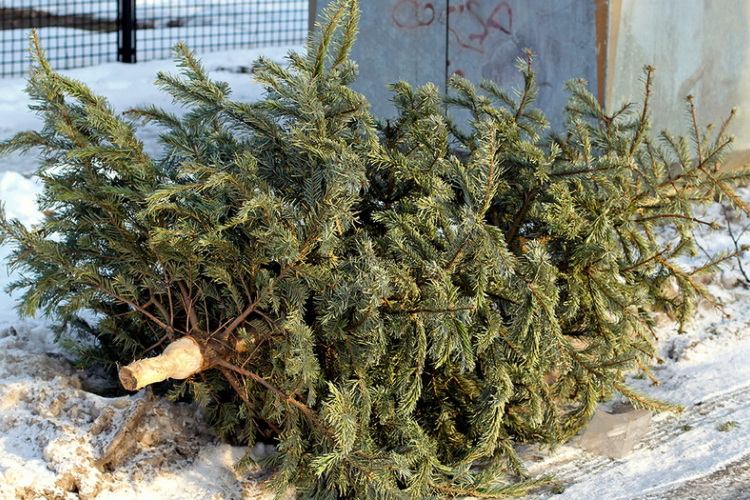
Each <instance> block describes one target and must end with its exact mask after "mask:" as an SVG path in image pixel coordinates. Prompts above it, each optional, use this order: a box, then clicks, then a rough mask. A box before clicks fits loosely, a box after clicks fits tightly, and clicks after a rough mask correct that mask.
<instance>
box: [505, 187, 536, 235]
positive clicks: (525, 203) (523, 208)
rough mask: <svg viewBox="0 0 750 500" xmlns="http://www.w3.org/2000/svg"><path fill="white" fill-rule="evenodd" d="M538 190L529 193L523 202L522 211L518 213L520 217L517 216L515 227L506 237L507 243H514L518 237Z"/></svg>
mask: <svg viewBox="0 0 750 500" xmlns="http://www.w3.org/2000/svg"><path fill="white" fill-rule="evenodd" d="M537 191H538V189H537V188H534V189H532V190H531V191H529V194H527V195H526V199H525V200H524V202H523V205H522V206H521V210H519V211H518V215H516V220H515V221H514V222H513V227H511V228H510V232H508V236H506V237H505V243H506V244H508V245H509V244H510V242H511V241H513V238H514V237H515V236H516V232H517V231H518V228H519V227H520V225H521V221H522V220H523V216H524V215H526V210H528V208H529V204H530V203H531V199H532V198H533V197H534V196H536V193H537Z"/></svg>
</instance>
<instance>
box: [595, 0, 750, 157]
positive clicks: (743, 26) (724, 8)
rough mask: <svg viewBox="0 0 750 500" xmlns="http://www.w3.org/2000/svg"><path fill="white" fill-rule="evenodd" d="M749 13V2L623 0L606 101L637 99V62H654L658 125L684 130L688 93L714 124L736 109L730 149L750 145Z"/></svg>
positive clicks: (703, 119) (639, 68)
mask: <svg viewBox="0 0 750 500" xmlns="http://www.w3.org/2000/svg"><path fill="white" fill-rule="evenodd" d="M749 15H750V2H748V1H746V0H722V1H721V2H716V1H711V0H660V1H659V2H654V1H653V0H622V2H621V10H620V18H619V22H618V23H617V24H618V28H619V32H618V33H617V34H616V35H617V36H616V37H612V39H611V40H610V43H612V44H614V43H615V42H616V45H615V50H614V51H611V52H613V56H614V60H610V61H609V63H610V66H611V67H613V68H614V70H613V71H612V72H611V73H610V77H611V104H612V105H617V104H619V103H620V101H621V97H623V96H624V97H626V98H627V97H631V96H632V97H633V98H636V99H641V97H642V89H643V85H642V83H641V82H640V78H641V77H642V76H643V71H642V68H643V66H644V65H646V64H651V65H653V66H654V67H656V81H655V87H654V90H655V93H654V96H653V100H652V103H653V106H652V110H653V116H654V128H655V129H657V130H660V129H662V128H665V127H666V128H670V129H671V130H672V131H673V132H679V133H681V134H684V133H686V132H687V130H688V128H687V127H688V118H687V115H686V112H685V109H686V101H685V98H686V96H687V95H693V96H695V101H694V102H695V104H696V109H697V113H698V118H699V120H700V121H701V122H702V123H709V122H710V123H714V124H716V125H717V126H719V125H721V124H722V122H723V120H724V119H725V118H726V116H727V115H728V114H729V111H730V109H731V108H732V107H733V106H736V107H739V108H740V113H739V115H738V116H737V117H736V120H735V122H734V126H733V128H732V129H731V132H733V133H734V134H735V135H736V136H737V138H738V140H737V143H736V145H735V148H734V149H735V150H741V149H747V148H750V60H748V53H749V51H750V45H749V44H748V42H750V36H749V33H748V30H749V29H750V26H749V25H748V16H749ZM613 34H614V33H612V31H611V32H610V35H613Z"/></svg>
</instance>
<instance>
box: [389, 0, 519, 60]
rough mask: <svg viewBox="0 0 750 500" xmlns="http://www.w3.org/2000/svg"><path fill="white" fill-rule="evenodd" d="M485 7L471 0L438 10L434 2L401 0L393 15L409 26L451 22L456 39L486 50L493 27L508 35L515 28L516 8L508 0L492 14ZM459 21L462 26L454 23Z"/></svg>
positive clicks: (397, 22) (398, 23)
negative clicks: (514, 16)
mask: <svg viewBox="0 0 750 500" xmlns="http://www.w3.org/2000/svg"><path fill="white" fill-rule="evenodd" d="M481 7H482V6H481V4H480V1H479V0H467V1H465V2H462V3H459V4H458V5H453V6H450V7H449V8H448V9H443V10H442V11H441V12H440V13H439V14H438V13H437V12H436V9H435V6H434V5H433V4H432V2H422V1H420V0H399V2H398V3H397V4H396V6H395V7H394V8H393V15H392V17H393V23H394V24H395V25H396V26H398V27H399V28H409V29H411V28H421V27H424V26H430V25H431V24H432V23H433V22H434V21H435V19H437V21H438V22H439V23H440V24H442V25H445V24H446V22H448V24H449V26H448V31H449V32H450V33H451V35H452V37H451V38H452V41H453V42H454V43H456V44H457V45H458V46H459V47H461V48H463V49H468V50H473V51H475V52H479V53H480V54H484V44H485V42H486V41H487V37H488V36H489V35H490V30H493V29H494V30H498V31H501V32H503V33H505V34H506V35H510V34H511V33H512V32H513V9H511V7H510V4H508V2H505V1H503V2H498V3H497V4H495V6H494V7H493V9H492V11H491V12H490V15H489V16H487V17H483V16H482V15H481V13H480V11H481ZM453 16H456V17H453ZM456 25H458V26H460V27H454V26H456Z"/></svg>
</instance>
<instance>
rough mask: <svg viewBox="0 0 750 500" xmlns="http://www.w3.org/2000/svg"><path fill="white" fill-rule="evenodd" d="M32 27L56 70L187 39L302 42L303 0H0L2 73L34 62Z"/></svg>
mask: <svg viewBox="0 0 750 500" xmlns="http://www.w3.org/2000/svg"><path fill="white" fill-rule="evenodd" d="M32 28H35V29H36V30H37V33H38V34H39V36H40V38H41V39H42V43H43V46H44V48H45V52H46V54H47V57H48V58H49V60H50V63H51V64H52V66H53V67H54V68H55V69H70V68H77V67H82V66H90V65H94V64H101V63H104V62H114V61H123V62H136V61H149V60H153V59H164V58H168V57H170V49H171V47H172V46H173V45H174V44H175V43H177V42H178V41H185V42H187V44H188V45H189V46H190V48H191V49H192V50H194V51H195V52H196V53H199V54H200V53H205V52H212V51H217V50H226V49H236V48H251V47H261V46H269V45H283V44H299V43H303V42H304V41H305V40H306V37H307V30H308V1H307V0H0V77H7V76H18V75H22V74H23V73H24V72H25V71H26V69H27V68H28V67H29V65H30V64H31V61H30V59H29V52H28V43H29V33H30V31H31V29H32Z"/></svg>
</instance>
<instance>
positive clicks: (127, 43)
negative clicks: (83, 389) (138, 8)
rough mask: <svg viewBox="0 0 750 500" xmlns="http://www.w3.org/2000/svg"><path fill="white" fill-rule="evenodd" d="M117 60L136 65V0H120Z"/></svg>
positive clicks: (118, 6)
mask: <svg viewBox="0 0 750 500" xmlns="http://www.w3.org/2000/svg"><path fill="white" fill-rule="evenodd" d="M117 17H118V22H117V24H118V30H117V60H118V61H120V62H124V63H134V62H135V61H136V59H135V28H136V21H135V0H119V2H118V5H117Z"/></svg>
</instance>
